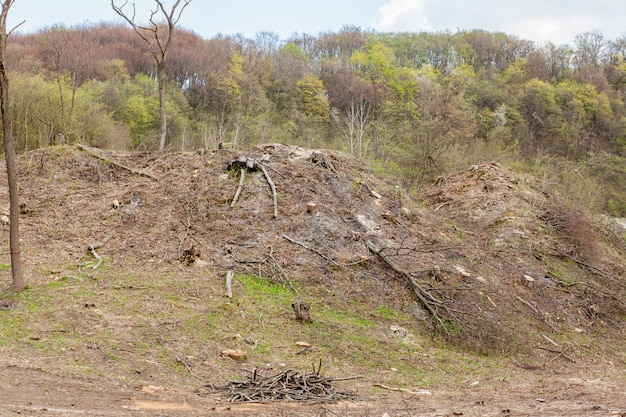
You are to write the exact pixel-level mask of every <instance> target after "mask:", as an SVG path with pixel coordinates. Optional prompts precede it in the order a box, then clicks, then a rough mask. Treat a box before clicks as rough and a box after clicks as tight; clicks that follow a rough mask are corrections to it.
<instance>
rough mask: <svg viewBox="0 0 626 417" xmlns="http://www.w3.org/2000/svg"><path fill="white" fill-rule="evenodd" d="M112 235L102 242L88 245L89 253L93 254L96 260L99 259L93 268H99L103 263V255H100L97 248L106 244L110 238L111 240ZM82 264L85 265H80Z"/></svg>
mask: <svg viewBox="0 0 626 417" xmlns="http://www.w3.org/2000/svg"><path fill="white" fill-rule="evenodd" d="M111 237H112V236H107V237H106V238H105V239H104V241H102V242H99V243H93V244H91V245H87V248H86V249H87V250H88V251H89V253H91V254H92V255H93V257H94V258H96V261H97V262H96V263H95V264H94V265H92V266H91V269H98V267H99V266H100V265H102V257H101V256H100V255H98V253H97V252H96V249H98V248H101V247H102V246H104V245H105V244H106V243H107V242H108V241H109V240H111ZM80 266H83V265H80ZM79 269H80V267H79Z"/></svg>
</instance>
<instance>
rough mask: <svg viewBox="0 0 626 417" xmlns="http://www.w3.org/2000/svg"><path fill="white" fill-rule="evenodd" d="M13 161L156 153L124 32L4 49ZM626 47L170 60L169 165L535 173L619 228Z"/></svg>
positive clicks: (368, 46)
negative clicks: (205, 162)
mask: <svg viewBox="0 0 626 417" xmlns="http://www.w3.org/2000/svg"><path fill="white" fill-rule="evenodd" d="M7 48H8V49H7V64H6V67H7V68H8V70H9V78H10V81H11V89H10V103H11V104H10V105H11V109H10V110H11V114H12V118H13V134H14V137H15V142H16V147H17V150H18V152H24V151H28V150H32V149H34V148H38V147H45V146H49V145H54V144H61V143H69V144H73V143H81V144H85V145H90V146H96V147H100V148H106V149H117V150H136V151H153V150H156V149H157V147H158V140H157V137H158V133H159V97H158V91H157V82H156V68H155V63H154V58H153V57H152V56H151V55H150V51H149V50H148V48H147V46H146V44H145V42H143V41H142V40H141V39H140V38H139V37H138V36H137V34H136V33H135V32H134V31H133V30H132V29H131V28H130V27H128V26H125V25H121V24H108V23H99V24H89V25H81V26H73V27H65V26H62V25H58V26H52V27H49V28H45V29H42V30H40V31H38V32H36V33H27V34H21V33H13V34H11V36H10V37H9V39H8V44H7ZM625 56H626V35H624V36H622V37H621V38H618V39H614V40H610V39H606V38H605V37H604V36H603V34H602V33H601V32H600V31H591V32H585V33H581V34H579V35H577V36H576V38H575V40H574V45H555V44H552V43H550V42H546V43H545V44H544V45H538V44H536V43H534V42H531V41H527V40H523V39H519V38H517V37H515V36H512V35H507V34H505V33H501V32H488V31H482V30H471V31H458V32H456V33H451V32H437V33H430V32H421V33H379V32H372V31H364V30H362V29H360V28H358V27H351V26H346V27H344V28H343V29H342V30H340V31H338V32H336V33H320V34H318V35H308V34H294V35H293V36H292V37H291V38H289V39H280V38H279V37H278V35H276V34H274V33H273V32H261V33H258V34H257V36H256V37H255V39H247V38H245V37H242V36H217V37H214V38H212V39H203V38H202V37H200V36H198V35H197V34H195V33H193V32H191V31H188V30H185V29H182V28H180V29H177V31H176V33H175V36H174V37H173V39H172V45H171V48H170V50H169V53H168V56H167V62H166V65H165V72H166V74H167V80H166V91H167V96H166V97H167V112H168V113H167V114H168V130H167V142H166V143H167V145H166V149H167V150H168V151H176V152H178V151H182V152H188V151H191V152H195V151H198V150H211V149H216V148H218V147H220V146H227V147H242V146H251V145H255V144H259V143H270V142H281V143H289V144H294V145H300V146H306V147H311V148H329V149H336V150H342V151H344V152H346V153H349V154H352V155H354V156H356V157H358V158H364V159H365V160H367V161H368V162H369V163H371V165H372V166H373V167H374V169H376V170H377V171H380V172H382V173H385V174H389V175H393V176H394V178H397V180H398V185H401V186H402V187H404V188H405V189H407V190H409V192H411V191H417V190H419V189H420V187H423V186H424V185H427V184H430V183H432V182H433V181H436V179H437V178H438V177H440V176H443V175H447V174H449V173H450V172H454V171H456V170H459V169H463V168H466V167H468V166H470V165H472V164H476V163H479V162H486V161H496V162H498V163H501V164H503V165H506V166H508V167H511V168H512V169H514V170H516V171H518V172H528V173H530V174H533V175H534V176H535V177H536V178H537V179H538V180H539V181H540V182H541V184H542V185H544V186H545V187H546V189H550V190H552V191H555V192H556V193H558V194H560V195H561V196H563V198H564V199H565V200H566V201H567V202H568V203H569V204H571V205H572V206H573V207H584V209H585V210H591V211H596V212H603V213H606V214H609V215H613V216H619V217H626V181H624V178H625V176H624V175H625V174H626V165H625V164H624V161H625V157H626V104H625V101H626V62H625V61H624V57H625Z"/></svg>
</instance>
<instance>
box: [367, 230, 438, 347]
mask: <svg viewBox="0 0 626 417" xmlns="http://www.w3.org/2000/svg"><path fill="white" fill-rule="evenodd" d="M365 244H366V245H367V247H368V249H369V250H370V251H372V253H374V254H376V255H378V256H379V257H380V258H381V259H382V260H383V261H384V262H385V263H386V264H387V265H389V267H390V268H391V269H393V270H394V271H396V272H397V273H398V274H400V275H402V276H403V277H404V279H405V280H406V281H407V283H408V284H409V286H410V287H411V289H412V290H413V292H414V293H415V295H416V296H417V298H418V299H419V301H420V302H421V303H422V306H423V307H424V308H426V310H428V312H429V313H430V315H431V317H432V318H433V320H435V321H436V322H437V324H438V325H439V327H440V328H441V329H442V330H443V331H444V332H445V333H446V334H447V335H448V336H450V332H449V331H448V327H447V326H446V324H445V322H444V319H443V317H442V316H441V315H440V314H439V313H438V310H439V309H440V308H441V309H443V310H444V311H447V312H449V309H448V308H447V307H446V305H445V304H444V303H443V302H442V301H440V300H438V299H436V298H435V297H434V296H433V295H432V294H431V293H430V292H428V291H427V290H426V289H425V288H424V287H422V285H420V283H419V282H418V281H417V280H416V279H415V278H414V277H413V276H412V275H411V274H410V273H408V272H407V271H405V270H404V269H402V268H400V266H398V265H396V264H395V263H394V262H393V261H392V260H391V259H389V257H388V256H386V255H384V254H383V253H382V249H378V248H377V247H376V245H374V244H373V243H372V242H370V241H369V240H368V241H365Z"/></svg>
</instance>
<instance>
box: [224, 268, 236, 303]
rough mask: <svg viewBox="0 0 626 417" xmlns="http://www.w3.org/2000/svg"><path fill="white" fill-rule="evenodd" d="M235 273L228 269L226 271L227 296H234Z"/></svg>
mask: <svg viewBox="0 0 626 417" xmlns="http://www.w3.org/2000/svg"><path fill="white" fill-rule="evenodd" d="M234 276H235V273H234V272H233V271H228V272H227V273H226V297H228V298H233V277H234Z"/></svg>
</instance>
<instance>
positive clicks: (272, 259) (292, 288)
mask: <svg viewBox="0 0 626 417" xmlns="http://www.w3.org/2000/svg"><path fill="white" fill-rule="evenodd" d="M273 252H274V248H273V247H271V246H270V253H269V254H268V255H267V259H270V260H271V261H272V262H274V268H276V269H277V270H278V273H279V274H280V276H281V280H282V281H285V282H286V283H287V285H289V288H291V291H293V292H294V293H295V294H296V295H298V290H296V288H295V287H294V286H293V284H292V283H291V281H290V280H289V277H288V276H287V274H286V273H285V270H284V269H283V268H282V267H281V266H280V265H279V263H278V261H277V260H276V258H274V255H273Z"/></svg>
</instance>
